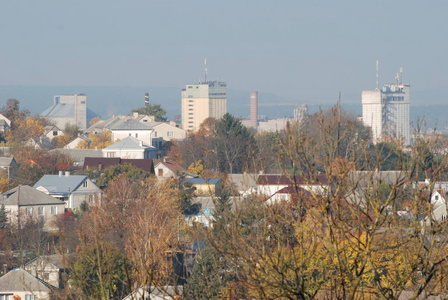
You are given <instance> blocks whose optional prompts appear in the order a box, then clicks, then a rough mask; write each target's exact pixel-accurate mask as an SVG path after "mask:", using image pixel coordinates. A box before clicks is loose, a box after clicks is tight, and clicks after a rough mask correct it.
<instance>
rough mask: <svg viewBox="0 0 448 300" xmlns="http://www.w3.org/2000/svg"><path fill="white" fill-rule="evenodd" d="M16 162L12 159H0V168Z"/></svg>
mask: <svg viewBox="0 0 448 300" xmlns="http://www.w3.org/2000/svg"><path fill="white" fill-rule="evenodd" d="M15 163H16V160H15V159H14V157H0V167H7V166H11V165H12V164H15Z"/></svg>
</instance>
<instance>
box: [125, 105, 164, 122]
mask: <svg viewBox="0 0 448 300" xmlns="http://www.w3.org/2000/svg"><path fill="white" fill-rule="evenodd" d="M132 112H136V113H139V114H141V115H147V116H154V121H156V122H165V121H166V120H167V119H166V117H165V116H166V110H164V109H163V108H162V107H161V106H160V104H149V105H145V106H143V107H139V108H137V109H133V110H132Z"/></svg>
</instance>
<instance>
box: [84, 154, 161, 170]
mask: <svg viewBox="0 0 448 300" xmlns="http://www.w3.org/2000/svg"><path fill="white" fill-rule="evenodd" d="M124 164H130V165H133V166H134V167H136V168H139V169H141V170H143V171H145V172H148V173H151V174H154V162H153V160H152V159H150V158H146V159H125V158H120V157H86V158H85V159H84V169H85V170H98V171H102V170H104V169H105V168H107V167H110V166H116V165H124Z"/></svg>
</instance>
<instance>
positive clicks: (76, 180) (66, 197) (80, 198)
mask: <svg viewBox="0 0 448 300" xmlns="http://www.w3.org/2000/svg"><path fill="white" fill-rule="evenodd" d="M34 188H35V189H37V190H39V191H42V192H44V193H46V194H49V195H51V196H53V197H55V198H58V199H60V200H63V201H64V202H65V207H66V208H67V209H71V210H73V209H79V208H80V206H81V204H82V203H84V202H85V203H87V204H88V205H95V204H96V203H98V201H101V190H100V188H99V187H97V186H96V185H95V184H94V183H93V182H92V181H91V180H90V179H89V178H88V177H87V176H84V175H71V174H70V172H65V174H63V172H62V171H60V172H59V175H44V176H43V177H42V178H41V179H40V180H39V181H38V182H37V183H36V184H35V185H34Z"/></svg>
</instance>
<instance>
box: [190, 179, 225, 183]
mask: <svg viewBox="0 0 448 300" xmlns="http://www.w3.org/2000/svg"><path fill="white" fill-rule="evenodd" d="M219 180H220V179H219V178H209V179H207V181H206V180H205V179H204V178H186V179H185V181H188V182H190V183H192V184H217V183H218V182H219Z"/></svg>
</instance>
